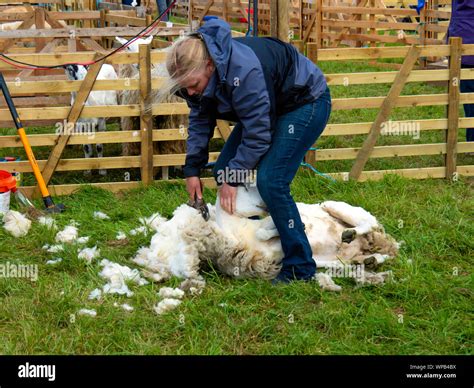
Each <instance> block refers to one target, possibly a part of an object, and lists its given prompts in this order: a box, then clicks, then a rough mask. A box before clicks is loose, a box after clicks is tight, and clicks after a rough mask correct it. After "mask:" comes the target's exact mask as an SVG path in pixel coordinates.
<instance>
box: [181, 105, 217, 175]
mask: <svg viewBox="0 0 474 388" xmlns="http://www.w3.org/2000/svg"><path fill="white" fill-rule="evenodd" d="M188 106H189V108H190V109H191V112H190V114H189V128H188V139H187V141H186V162H185V165H184V169H183V172H184V176H185V177H190V176H199V175H200V173H201V169H202V168H203V167H204V166H205V165H206V164H207V162H208V160H209V141H210V139H211V138H212V136H213V135H214V128H215V126H216V118H215V115H214V114H213V113H211V112H209V113H208V112H205V111H202V110H201V107H200V105H199V104H195V103H192V102H190V101H188Z"/></svg>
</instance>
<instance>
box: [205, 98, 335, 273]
mask: <svg viewBox="0 0 474 388" xmlns="http://www.w3.org/2000/svg"><path fill="white" fill-rule="evenodd" d="M330 113H331V96H330V93H329V89H326V91H325V92H324V93H323V94H322V95H321V96H320V97H319V98H318V99H317V100H316V101H314V102H311V103H308V104H306V105H303V106H302V107H300V108H298V109H296V110H294V111H292V112H289V113H286V114H284V115H281V116H279V117H278V118H277V122H276V128H275V131H274V134H273V138H272V144H271V146H270V148H269V150H268V151H267V153H266V154H265V155H264V156H263V157H262V159H261V160H260V162H259V163H258V165H257V187H258V190H259V192H260V195H261V196H262V199H263V200H264V201H265V204H266V205H267V208H268V211H269V213H270V215H271V216H272V219H273V222H274V223H275V226H276V227H277V229H278V232H279V233H280V239H281V244H282V248H283V253H284V258H283V262H282V269H281V272H280V274H279V275H278V277H279V278H280V279H284V280H292V279H301V280H307V279H310V278H312V277H313V276H314V274H315V272H316V265H315V262H314V260H313V258H312V252H311V247H310V245H309V242H308V238H307V237H306V234H305V231H304V225H303V223H302V221H301V217H300V214H299V212H298V209H297V207H296V204H295V201H294V200H293V197H292V196H291V194H290V184H291V181H292V180H293V178H294V176H295V174H296V172H297V171H298V168H299V167H300V164H301V162H302V161H303V158H304V156H305V154H306V152H307V151H308V149H309V148H311V147H312V146H313V144H314V143H315V141H316V139H317V138H318V137H319V136H320V135H321V133H322V132H323V130H324V128H325V127H326V124H327V122H328V120H329V115H330ZM241 141H242V125H241V124H236V126H235V128H234V130H233V131H232V133H231V134H230V136H229V139H228V140H227V141H226V143H225V145H224V148H223V150H222V152H221V154H220V156H219V158H218V160H217V162H216V165H215V167H214V176H215V177H216V180H217V176H218V171H220V170H223V169H225V167H226V166H227V164H228V162H229V160H231V159H232V158H233V157H234V156H235V154H236V150H237V147H238V146H239V145H240V143H241Z"/></svg>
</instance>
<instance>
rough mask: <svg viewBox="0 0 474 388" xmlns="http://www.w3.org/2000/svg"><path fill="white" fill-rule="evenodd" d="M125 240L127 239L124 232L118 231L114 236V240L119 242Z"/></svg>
mask: <svg viewBox="0 0 474 388" xmlns="http://www.w3.org/2000/svg"><path fill="white" fill-rule="evenodd" d="M126 238H127V235H126V234H125V233H124V232H122V231H121V230H119V231H118V232H117V235H116V236H115V239H116V240H119V241H120V240H125V239H126Z"/></svg>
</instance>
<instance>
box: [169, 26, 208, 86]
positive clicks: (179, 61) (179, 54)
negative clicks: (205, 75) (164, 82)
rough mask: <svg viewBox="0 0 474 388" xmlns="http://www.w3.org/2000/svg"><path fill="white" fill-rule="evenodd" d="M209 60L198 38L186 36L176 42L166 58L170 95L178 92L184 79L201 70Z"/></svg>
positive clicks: (204, 47)
mask: <svg viewBox="0 0 474 388" xmlns="http://www.w3.org/2000/svg"><path fill="white" fill-rule="evenodd" d="M210 59H211V60H212V58H211V56H210V54H209V51H208V50H207V47H206V44H205V43H204V42H203V41H202V40H201V39H200V38H199V37H198V36H196V35H188V36H185V37H184V38H181V39H179V40H177V41H176V42H175V43H174V44H173V45H172V46H171V47H170V48H169V51H168V54H167V56H166V69H167V71H168V75H169V78H170V80H169V82H170V85H169V86H168V90H169V91H170V93H175V92H176V91H177V90H179V89H180V88H181V87H182V85H183V83H184V82H185V80H186V78H188V77H189V76H190V75H192V74H193V73H195V72H196V71H200V70H201V69H203V68H204V67H205V66H206V64H207V63H208V61H209V60H210Z"/></svg>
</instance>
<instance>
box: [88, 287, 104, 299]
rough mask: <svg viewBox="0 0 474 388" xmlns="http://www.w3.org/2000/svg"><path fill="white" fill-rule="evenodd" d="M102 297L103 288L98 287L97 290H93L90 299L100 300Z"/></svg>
mask: <svg viewBox="0 0 474 388" xmlns="http://www.w3.org/2000/svg"><path fill="white" fill-rule="evenodd" d="M101 298H102V290H101V289H100V288H96V289H95V290H92V291H91V293H90V294H89V297H88V299H89V300H100V299H101Z"/></svg>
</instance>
